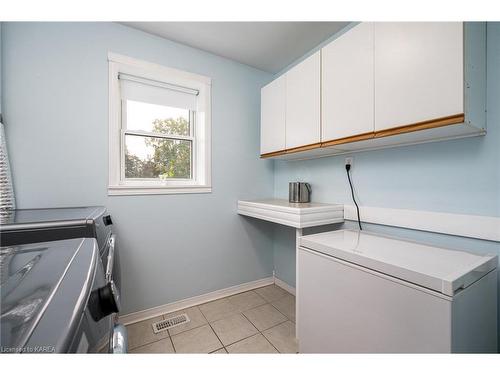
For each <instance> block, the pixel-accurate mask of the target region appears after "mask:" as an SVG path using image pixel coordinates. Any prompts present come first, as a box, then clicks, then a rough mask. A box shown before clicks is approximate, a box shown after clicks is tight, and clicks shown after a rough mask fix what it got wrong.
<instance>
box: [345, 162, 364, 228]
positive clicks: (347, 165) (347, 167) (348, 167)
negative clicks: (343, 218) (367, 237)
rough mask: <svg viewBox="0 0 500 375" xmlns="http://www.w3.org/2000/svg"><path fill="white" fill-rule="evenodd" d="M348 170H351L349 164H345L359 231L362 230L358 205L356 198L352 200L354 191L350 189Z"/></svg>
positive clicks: (350, 182)
mask: <svg viewBox="0 0 500 375" xmlns="http://www.w3.org/2000/svg"><path fill="white" fill-rule="evenodd" d="M350 170H351V164H346V165H345V171H346V173H347V179H348V180H349V186H350V187H351V195H352V200H353V201H354V204H355V205H356V211H357V213H358V225H359V230H363V228H361V219H360V217H359V206H358V203H357V202H356V198H354V189H353V188H352V181H351V175H350V174H349V171H350Z"/></svg>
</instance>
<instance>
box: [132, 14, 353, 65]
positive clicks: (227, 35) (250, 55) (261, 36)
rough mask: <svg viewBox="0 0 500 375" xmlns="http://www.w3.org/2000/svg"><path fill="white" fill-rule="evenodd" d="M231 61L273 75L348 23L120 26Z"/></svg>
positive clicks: (133, 24) (172, 23)
mask: <svg viewBox="0 0 500 375" xmlns="http://www.w3.org/2000/svg"><path fill="white" fill-rule="evenodd" d="M123 24H124V25H127V26H130V27H133V28H135V29H139V30H142V31H145V32H148V33H150V34H155V35H158V36H160V37H163V38H167V39H170V40H173V41H176V42H179V43H182V44H186V45H188V46H191V47H195V48H199V49H202V50H205V51H208V52H211V53H214V54H216V55H219V56H223V57H226V58H228V59H231V60H235V61H238V62H241V63H243V64H247V65H250V66H253V67H255V68H257V69H261V70H264V71H266V72H270V73H277V72H279V71H280V70H282V69H283V68H285V67H286V66H288V65H289V64H291V63H292V62H293V61H295V60H296V59H298V58H299V57H301V56H303V55H304V54H305V53H306V52H308V51H309V50H311V49H312V48H314V47H315V46H317V45H318V44H320V43H321V42H322V41H324V40H325V39H327V38H328V37H330V36H331V35H333V34H334V33H336V32H337V31H339V30H340V29H342V28H343V27H345V26H347V24H348V22H123Z"/></svg>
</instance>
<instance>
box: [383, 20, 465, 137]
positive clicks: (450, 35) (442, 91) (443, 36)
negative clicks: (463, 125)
mask: <svg viewBox="0 0 500 375" xmlns="http://www.w3.org/2000/svg"><path fill="white" fill-rule="evenodd" d="M463 34H464V32H463V24H462V23H459V22H439V23H433V22H417V23H413V22H408V23H393V22H388V23H385V22H384V23H375V43H374V44H375V57H374V59H375V60H374V63H375V70H374V71H375V131H379V130H383V129H388V128H394V127H399V126H405V125H411V124H415V123H418V122H423V121H429V120H435V119H439V118H442V117H447V116H452V115H457V114H462V113H463V112H464V37H463Z"/></svg>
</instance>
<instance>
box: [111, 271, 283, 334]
mask: <svg viewBox="0 0 500 375" xmlns="http://www.w3.org/2000/svg"><path fill="white" fill-rule="evenodd" d="M274 282H275V280H274V278H273V277H272V276H271V277H266V278H264V279H260V280H255V281H250V282H248V283H244V284H240V285H235V286H231V287H229V288H225V289H220V290H216V291H214V292H210V293H206V294H202V295H201V296H195V297H190V298H186V299H183V300H180V301H177V302H172V303H167V304H166V305H161V306H156V307H152V308H150V309H146V310H142V311H137V312H133V313H130V314H126V315H123V316H120V319H119V321H120V323H122V324H125V325H127V324H132V323H136V322H140V321H141V320H146V319H150V318H154V317H155V316H158V315H162V314H169V313H171V312H174V311H178V310H183V309H187V308H188V307H192V306H196V305H199V304H202V303H207V302H210V301H214V300H216V299H219V298H224V297H228V296H231V295H233V294H238V293H243V292H246V291H248V290H251V289H255V288H260V287H263V286H266V285H271V284H274ZM290 288H291V287H290ZM283 289H285V288H283ZM290 293H291V292H290Z"/></svg>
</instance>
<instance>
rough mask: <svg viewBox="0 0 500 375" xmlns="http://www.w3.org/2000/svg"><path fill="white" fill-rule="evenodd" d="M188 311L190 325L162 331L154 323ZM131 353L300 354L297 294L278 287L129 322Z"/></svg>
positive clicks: (272, 286)
mask: <svg viewBox="0 0 500 375" xmlns="http://www.w3.org/2000/svg"><path fill="white" fill-rule="evenodd" d="M180 313H186V314H188V316H189V319H190V320H191V321H190V322H189V323H186V324H183V325H180V326H177V327H174V328H171V329H169V330H168V331H163V332H161V333H159V334H155V333H154V332H153V328H152V326H151V324H152V323H153V322H156V321H159V320H162V319H165V318H168V317H171V316H174V315H178V314H180ZM127 329H128V335H129V352H130V353H297V341H296V339H295V297H294V296H293V295H291V294H290V293H288V292H286V291H285V290H283V289H281V288H279V287H277V286H276V285H268V286H265V287H263V288H258V289H254V290H250V291H248V292H244V293H240V294H235V295H233V296H230V297H226V298H221V299H218V300H215V301H212V302H209V303H205V304H202V305H198V306H193V307H190V308H188V309H185V310H180V311H176V312H174V313H171V314H166V315H160V316H158V317H156V318H152V319H148V320H144V321H142V322H138V323H134V324H130V325H128V326H127Z"/></svg>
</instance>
